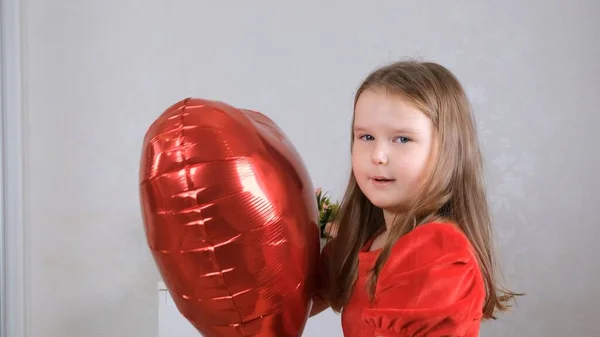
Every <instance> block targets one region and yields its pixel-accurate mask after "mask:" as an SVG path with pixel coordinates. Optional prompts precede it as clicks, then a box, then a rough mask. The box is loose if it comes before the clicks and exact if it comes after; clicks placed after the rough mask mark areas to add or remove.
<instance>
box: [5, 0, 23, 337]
mask: <svg viewBox="0 0 600 337" xmlns="http://www.w3.org/2000/svg"><path fill="white" fill-rule="evenodd" d="M0 5H1V6H0V14H1V15H0V33H1V34H0V79H1V80H0V107H1V113H2V115H1V118H0V337H25V259H24V242H25V240H24V239H25V237H24V226H23V224H24V222H23V124H22V118H23V114H22V97H23V96H22V67H21V1H20V0H0Z"/></svg>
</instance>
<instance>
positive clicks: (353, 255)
mask: <svg viewBox="0 0 600 337" xmlns="http://www.w3.org/2000/svg"><path fill="white" fill-rule="evenodd" d="M338 214H339V215H338V219H337V223H338V228H337V230H338V233H337V236H336V238H335V239H333V240H332V241H331V242H329V243H328V244H327V245H326V247H325V248H324V249H323V254H322V278H321V281H322V286H321V289H320V291H319V295H318V296H317V297H316V298H315V304H314V307H313V310H312V312H311V315H315V314H317V313H319V312H320V311H322V310H324V309H326V308H327V307H328V306H331V308H332V309H333V310H335V311H337V312H342V328H343V331H344V336H346V337H374V336H386V337H387V336H406V337H408V336H411V337H413V336H415V337H416V336H427V337H442V336H444V337H448V336H452V337H458V336H461V337H476V336H478V334H479V326H480V322H481V320H482V319H488V318H493V317H494V316H493V314H494V312H495V311H504V310H506V309H507V308H508V305H507V302H508V301H509V300H511V299H512V298H513V297H514V296H515V294H514V293H512V292H510V291H506V290H502V289H501V288H500V287H499V286H498V285H497V281H496V279H495V273H494V271H495V267H496V266H495V260H494V253H493V249H492V245H493V244H492V238H491V228H490V215H489V211H488V205H487V201H486V194H485V189H484V181H483V174H482V158H481V153H480V149H479V145H478V140H477V133H476V128H475V122H474V120H473V115H472V112H471V109H470V106H469V102H468V100H467V97H466V95H465V92H464V90H463V88H462V86H461V85H460V83H459V82H458V80H457V79H456V78H455V77H454V76H453V75H452V73H450V72H449V71H448V70H447V69H446V68H444V67H443V66H441V65H438V64H435V63H430V62H416V61H406V62H397V63H393V64H390V65H387V66H385V67H382V68H380V69H378V70H376V71H374V72H373V73H371V74H370V75H369V76H368V77H367V78H366V79H365V80H364V82H363V83H362V85H361V86H360V88H359V89H358V92H357V93H356V97H355V101H354V118H353V123H352V174H351V177H350V181H349V183H348V187H347V190H346V193H345V196H344V198H343V200H342V204H341V208H340V211H339V213H338ZM342 309H343V310H342Z"/></svg>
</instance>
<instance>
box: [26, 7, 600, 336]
mask: <svg viewBox="0 0 600 337" xmlns="http://www.w3.org/2000/svg"><path fill="white" fill-rule="evenodd" d="M332 3H333V1H329V2H325V1H295V2H291V1H277V2H276V1H272V2H266V1H238V2H236V3H233V2H228V1H199V0H193V1H192V0H187V1H186V0H180V1H166V0H163V1H161V0H144V1H141V0H118V1H117V0H104V1H96V0H78V1H69V0H54V1H47V0H23V5H24V20H23V21H24V40H23V42H24V45H25V51H24V58H23V62H24V70H25V74H24V76H25V77H24V82H25V85H26V87H25V90H26V91H25V94H26V100H25V102H24V104H25V109H26V111H25V118H26V129H25V133H26V149H25V150H26V152H25V156H26V157H25V158H26V162H25V165H26V172H25V179H26V190H25V197H26V200H25V202H26V205H25V206H26V244H27V245H26V254H27V264H26V271H27V274H26V275H27V283H26V294H27V312H28V315H27V329H28V331H27V336H28V337H54V336H55V337H82V336H86V337H95V336H98V337H99V336H107V337H121V336H122V337H133V336H144V337H152V336H156V335H157V308H156V302H157V301H156V296H157V291H156V284H157V281H158V280H159V277H158V274H157V272H156V268H155V266H154V262H153V261H152V259H151V257H150V254H149V251H148V249H147V246H146V242H145V238H144V234H143V229H142V223H141V216H140V210H139V203H138V185H137V184H138V175H137V170H138V160H139V155H140V151H141V142H142V137H143V134H144V132H145V130H146V128H147V127H148V126H149V124H150V123H151V122H152V121H153V120H154V118H156V117H157V116H158V115H159V114H160V113H161V112H162V111H163V109H165V108H166V107H167V106H169V105H170V104H172V103H174V102H176V101H178V100H179V99H182V98H185V97H187V96H196V97H203V98H211V99H219V100H223V101H226V102H228V103H230V104H233V105H237V106H239V107H245V108H252V109H258V110H260V111H262V112H264V113H266V114H268V115H269V116H271V117H272V118H273V119H274V120H275V121H276V122H277V123H278V124H279V125H280V126H281V127H282V128H283V129H284V130H285V132H286V133H287V134H288V135H289V137H290V139H291V140H292V141H293V142H294V144H295V145H296V146H297V148H298V150H299V151H300V153H301V155H302V156H303V158H304V160H305V162H306V164H307V166H308V168H309V170H310V174H311V175H312V178H313V179H314V184H315V185H316V186H322V187H323V188H324V189H327V190H330V191H331V192H332V194H333V195H334V196H336V197H339V196H340V195H341V192H342V188H343V183H344V182H345V180H346V173H347V169H348V141H349V139H348V136H349V130H350V129H349V121H350V117H351V101H352V95H353V93H354V90H355V89H356V87H357V86H358V84H359V82H360V80H361V79H362V77H363V76H364V75H366V73H367V72H369V71H370V70H371V69H372V68H373V67H375V66H377V65H379V64H381V63H382V62H387V61H391V60H395V59H398V58H400V57H405V56H408V57H420V58H425V59H429V60H434V61H438V62H440V63H442V64H444V65H446V66H448V67H449V68H450V69H451V70H453V71H454V72H455V73H456V74H457V75H458V77H459V78H460V79H461V80H462V81H463V83H464V85H465V86H466V88H467V90H468V93H469V94H470V97H471V100H472V101H473V104H474V108H475V111H476V113H477V118H478V121H479V126H480V130H481V138H482V141H483V146H484V149H485V155H486V158H487V164H488V169H489V174H488V177H489V186H490V199H491V202H492V206H493V207H492V208H493V210H494V219H495V221H496V226H497V227H496V231H497V233H498V235H497V239H498V246H499V249H500V252H501V257H502V262H503V266H504V272H505V276H506V278H507V279H508V281H509V283H510V286H511V287H513V288H514V289H515V290H518V291H524V292H526V293H527V296H526V297H524V298H522V299H520V300H519V305H518V307H517V308H516V310H515V312H514V313H513V314H511V315H509V316H505V317H502V318H501V319H500V320H499V321H496V322H489V323H485V324H484V328H483V334H482V335H483V336H498V337H499V336H502V337H508V336H546V337H553V336H556V337H558V336H566V335H571V334H572V335H574V336H582V337H585V336H587V337H592V336H598V335H600V331H599V330H598V329H599V328H598V324H597V317H596V316H597V315H595V314H594V313H597V312H598V310H597V303H598V302H599V301H600V286H599V285H598V282H597V280H598V278H600V269H599V268H598V264H597V262H596V261H595V259H594V258H593V257H595V256H596V257H597V256H600V247H599V245H598V244H597V239H598V237H600V226H598V225H599V221H598V217H597V216H596V213H597V210H598V204H599V203H600V197H599V196H598V195H599V194H598V191H599V189H600V182H599V178H598V172H600V159H599V154H600V151H599V150H598V147H597V145H596V142H597V140H598V138H597V134H596V131H597V128H598V124H599V122H600V117H599V113H598V104H599V103H600V102H599V100H598V93H599V92H600V81H599V80H598V79H599V78H600V61H599V60H600V40H599V39H598V37H597V36H598V32H599V31H600V21H599V20H598V19H597V16H598V14H599V13H600V5H599V2H597V1H591V0H590V1H568V2H567V1H558V0H554V1H548V0H544V1H542V0H539V1H532V0H530V1H516V0H513V1H501V2H500V1H498V2H494V3H495V4H492V2H484V1H475V0H473V1H452V2H450V1H397V0H389V1H378V2H373V3H372V4H368V2H366V1H336V3H337V5H333V4H332ZM376 3H377V4H376ZM230 6H231V7H230ZM330 324H332V325H333V324H338V322H337V321H332V322H330Z"/></svg>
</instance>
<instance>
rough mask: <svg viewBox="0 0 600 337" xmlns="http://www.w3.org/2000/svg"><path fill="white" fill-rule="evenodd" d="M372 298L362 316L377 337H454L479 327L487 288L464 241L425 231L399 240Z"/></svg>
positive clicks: (446, 232)
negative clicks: (373, 298) (372, 300)
mask: <svg viewBox="0 0 600 337" xmlns="http://www.w3.org/2000/svg"><path fill="white" fill-rule="evenodd" d="M401 240H402V242H401ZM375 294H376V295H375V301H374V302H373V304H372V305H371V306H369V307H367V308H365V309H364V311H363V315H362V317H363V324H366V325H368V326H370V327H371V329H373V330H375V336H382V337H391V336H393V337H400V336H402V337H425V336H426V337H442V336H443V337H458V336H464V335H465V333H467V332H469V331H471V330H472V329H473V327H474V324H479V320H480V319H481V317H482V311H483V304H484V300H485V287H484V283H483V279H482V277H481V273H480V271H479V267H478V264H477V261H476V259H475V257H474V255H473V254H472V252H471V249H470V244H469V241H468V240H467V239H466V237H464V235H463V234H462V233H461V232H459V231H458V230H457V229H455V228H453V227H450V225H440V226H437V225H424V226H422V227H418V228H417V229H415V230H414V231H413V232H412V233H411V234H410V235H407V236H405V237H402V238H401V239H399V240H398V242H397V244H396V245H395V246H394V248H393V249H392V254H391V255H390V258H389V259H388V261H387V262H386V264H385V265H384V267H383V268H382V270H381V272H380V276H379V281H378V285H377V288H376V291H375Z"/></svg>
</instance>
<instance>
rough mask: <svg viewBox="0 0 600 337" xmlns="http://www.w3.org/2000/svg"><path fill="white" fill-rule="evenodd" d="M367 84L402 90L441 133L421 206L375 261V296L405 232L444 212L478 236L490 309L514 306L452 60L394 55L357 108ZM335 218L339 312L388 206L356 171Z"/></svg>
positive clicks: (370, 80) (333, 267)
mask: <svg viewBox="0 0 600 337" xmlns="http://www.w3.org/2000/svg"><path fill="white" fill-rule="evenodd" d="M368 89H369V90H371V89H383V90H385V91H386V92H388V93H392V94H393V93H396V94H399V95H402V97H403V98H405V99H407V100H408V101H409V102H411V103H412V104H414V106H415V107H417V108H418V109H419V110H421V111H422V112H423V113H425V114H426V115H427V116H428V117H429V118H430V119H431V120H432V122H433V125H434V128H436V130H437V133H438V137H439V138H438V141H439V154H438V158H437V165H435V167H434V169H433V172H432V174H431V176H430V178H429V179H428V181H426V182H425V184H424V188H423V189H422V190H421V193H420V194H419V196H418V197H417V199H416V203H415V205H414V207H413V208H412V209H411V210H410V211H409V212H407V213H406V214H404V215H403V216H402V217H401V218H399V219H398V221H396V223H395V224H394V226H393V227H392V229H390V231H389V234H388V239H387V242H386V243H385V245H384V247H383V249H382V250H381V252H380V254H379V256H378V258H377V260H376V262H375V266H374V268H373V270H372V272H371V274H370V276H369V279H368V282H367V291H368V294H369V296H370V298H371V299H373V296H374V289H375V285H376V282H377V278H378V276H379V272H380V270H381V268H382V266H383V264H384V263H385V261H386V260H387V259H388V257H389V255H390V251H391V248H392V246H393V244H394V243H395V242H396V241H397V240H398V238H399V237H400V236H402V235H404V234H406V233H408V232H410V231H411V230H412V229H414V228H415V227H416V226H419V225H422V224H425V223H428V222H431V221H433V220H436V219H441V218H443V219H447V220H448V221H450V222H452V223H455V224H456V225H457V226H459V227H460V229H461V230H462V231H463V232H464V234H465V235H466V236H467V238H468V239H469V241H470V242H471V244H472V246H473V248H474V251H475V254H476V256H477V259H478V262H479V266H480V268H481V272H482V275H483V278H484V281H485V288H486V292H487V296H486V301H485V305H484V307H483V308H482V310H483V315H484V318H494V312H495V311H496V310H499V311H505V310H507V309H508V307H509V306H508V304H507V302H508V301H509V300H511V299H513V297H514V296H516V295H517V294H515V293H513V292H510V291H507V290H505V289H503V288H501V287H500V286H499V285H498V281H497V280H496V274H497V270H496V269H497V268H496V267H497V266H496V261H495V256H494V250H493V243H492V242H493V241H492V230H491V221H490V213H489V209H488V203H487V199H486V192H485V183H484V177H483V163H482V162H483V160H482V155H481V152H480V148H479V144H478V139H477V132H476V126H475V121H474V117H473V114H472V110H471V107H470V104H469V101H468V99H467V96H466V94H465V92H464V89H463V88H462V86H461V84H460V83H459V81H458V80H457V78H456V77H455V76H454V75H453V74H452V73H451V72H450V71H449V70H448V69H446V68H445V67H443V66H441V65H439V64H436V63H432V62H418V61H400V62H395V63H392V64H389V65H386V66H383V67H381V68H379V69H377V70H375V71H373V72H372V73H371V74H369V75H368V76H367V78H366V79H365V80H364V81H363V83H362V84H361V85H360V87H359V89H358V90H357V92H356V95H355V98H354V106H355V107H356V102H357V101H358V98H359V97H360V95H361V93H362V92H364V91H365V90H368ZM353 124H354V118H353ZM352 139H354V135H352ZM336 222H337V224H338V233H337V236H336V238H335V239H334V240H333V241H332V242H330V245H331V247H330V248H331V253H330V259H329V268H328V270H329V282H328V284H329V286H328V290H327V294H326V296H327V297H328V302H329V303H330V305H331V307H332V308H333V309H334V310H336V311H338V312H339V311H341V310H342V308H343V307H344V306H345V305H346V303H347V302H348V300H349V298H350V296H351V293H352V289H353V286H354V283H355V281H356V279H357V274H358V270H357V268H358V253H359V251H360V249H361V247H363V245H364V244H365V243H366V242H367V240H369V239H370V238H371V237H372V236H373V235H375V234H376V233H377V232H378V231H379V230H380V229H382V226H385V224H384V218H383V211H382V210H381V209H379V208H378V207H376V206H374V205H373V204H372V203H371V202H370V201H369V200H368V199H367V197H366V196H365V195H364V194H363V193H362V191H361V190H360V188H359V187H358V185H357V183H356V180H355V178H354V174H353V173H351V174H350V179H349V182H348V186H347V189H346V192H345V195H344V197H343V200H342V202H341V207H340V210H339V212H338V218H337V219H336Z"/></svg>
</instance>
